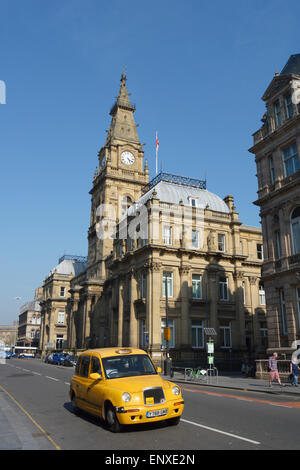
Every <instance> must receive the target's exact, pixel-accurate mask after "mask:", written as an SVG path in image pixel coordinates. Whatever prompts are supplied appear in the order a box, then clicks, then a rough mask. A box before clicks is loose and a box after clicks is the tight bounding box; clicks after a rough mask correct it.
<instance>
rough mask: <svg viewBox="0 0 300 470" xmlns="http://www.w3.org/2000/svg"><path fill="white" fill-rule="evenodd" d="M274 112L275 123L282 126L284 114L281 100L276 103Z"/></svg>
mask: <svg viewBox="0 0 300 470" xmlns="http://www.w3.org/2000/svg"><path fill="white" fill-rule="evenodd" d="M274 114H275V124H276V127H278V126H281V124H282V116H281V108H280V103H279V100H278V101H276V103H274Z"/></svg>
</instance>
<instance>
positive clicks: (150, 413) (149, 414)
mask: <svg viewBox="0 0 300 470" xmlns="http://www.w3.org/2000/svg"><path fill="white" fill-rule="evenodd" d="M167 413H168V408H165V409H163V410H154V411H147V413H146V417H147V418H156V416H164V415H166V414H167Z"/></svg>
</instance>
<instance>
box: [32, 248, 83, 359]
mask: <svg viewBox="0 0 300 470" xmlns="http://www.w3.org/2000/svg"><path fill="white" fill-rule="evenodd" d="M85 268H86V258H84V257H81V256H71V255H64V256H62V257H61V258H60V259H59V261H58V265H57V266H56V267H55V268H53V269H52V270H51V272H50V273H49V275H48V276H47V277H46V279H45V281H44V283H43V291H42V298H41V300H40V306H41V335H40V344H39V348H40V349H41V350H43V351H44V350H46V349H63V348H64V347H65V346H66V345H67V330H68V329H67V313H66V306H67V300H68V298H69V297H70V293H69V289H70V282H71V279H73V278H74V276H77V275H79V274H80V273H81V272H83V271H84V270H85Z"/></svg>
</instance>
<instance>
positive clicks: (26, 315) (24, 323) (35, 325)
mask: <svg viewBox="0 0 300 470" xmlns="http://www.w3.org/2000/svg"><path fill="white" fill-rule="evenodd" d="M40 294H41V289H40V288H38V289H36V291H35V298H34V300H32V301H30V302H27V303H26V304H24V305H22V307H21V308H20V315H19V324H18V335H17V342H16V346H28V347H34V348H37V347H38V346H39V341H40V332H41V306H40V300H41V297H40Z"/></svg>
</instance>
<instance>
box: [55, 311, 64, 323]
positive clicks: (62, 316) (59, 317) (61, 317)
mask: <svg viewBox="0 0 300 470" xmlns="http://www.w3.org/2000/svg"><path fill="white" fill-rule="evenodd" d="M64 322H65V312H58V318H57V323H60V324H62V323H64Z"/></svg>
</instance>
